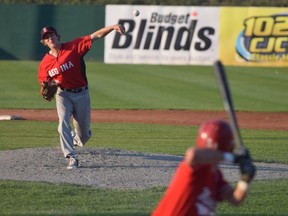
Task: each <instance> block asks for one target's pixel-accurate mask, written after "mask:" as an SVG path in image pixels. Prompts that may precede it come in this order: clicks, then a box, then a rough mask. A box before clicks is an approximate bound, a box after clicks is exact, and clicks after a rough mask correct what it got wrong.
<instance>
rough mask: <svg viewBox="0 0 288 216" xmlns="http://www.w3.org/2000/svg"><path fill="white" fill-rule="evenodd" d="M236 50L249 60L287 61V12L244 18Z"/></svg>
mask: <svg viewBox="0 0 288 216" xmlns="http://www.w3.org/2000/svg"><path fill="white" fill-rule="evenodd" d="M243 25H244V30H243V31H241V32H240V34H239V36H238V38H237V42H236V51H237V53H238V54H239V55H240V56H241V57H242V58H243V59H245V60H246V61H249V62H276V61H288V13H282V14H276V15H272V16H252V17H249V18H247V19H245V20H244V22H243Z"/></svg>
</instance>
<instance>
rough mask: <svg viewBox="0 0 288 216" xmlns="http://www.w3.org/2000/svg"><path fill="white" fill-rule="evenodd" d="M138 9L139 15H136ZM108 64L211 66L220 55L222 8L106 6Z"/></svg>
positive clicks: (106, 55) (106, 56)
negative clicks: (112, 29) (122, 30)
mask: <svg viewBox="0 0 288 216" xmlns="http://www.w3.org/2000/svg"><path fill="white" fill-rule="evenodd" d="M135 9H137V10H138V11H139V12H140V14H139V16H133V10H135ZM117 23H119V24H123V25H124V27H125V29H126V33H125V34H124V35H120V34H119V33H116V32H113V33H111V34H109V35H108V36H107V37H105V56H104V61H105V63H121V64H122V63H128V64H191V65H196V64H199V65H211V64H212V63H214V61H215V60H216V59H217V58H218V37H219V32H218V31H219V30H218V29H219V27H218V26H219V8H217V7H186V6H142V5H141V6H140V5H107V6H106V15H105V25H106V26H109V25H113V24H117Z"/></svg>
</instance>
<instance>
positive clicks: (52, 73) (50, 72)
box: [48, 68, 59, 77]
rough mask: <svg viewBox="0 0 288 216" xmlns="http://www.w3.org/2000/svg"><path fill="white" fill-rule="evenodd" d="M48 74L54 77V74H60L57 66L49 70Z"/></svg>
mask: <svg viewBox="0 0 288 216" xmlns="http://www.w3.org/2000/svg"><path fill="white" fill-rule="evenodd" d="M48 74H49V76H50V77H53V76H55V75H57V74H59V71H58V69H57V68H53V69H51V70H49V71H48Z"/></svg>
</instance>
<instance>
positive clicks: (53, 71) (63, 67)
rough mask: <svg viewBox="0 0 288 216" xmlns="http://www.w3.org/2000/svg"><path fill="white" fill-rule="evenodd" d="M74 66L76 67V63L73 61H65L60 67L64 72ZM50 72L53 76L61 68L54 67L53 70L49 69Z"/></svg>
mask: <svg viewBox="0 0 288 216" xmlns="http://www.w3.org/2000/svg"><path fill="white" fill-rule="evenodd" d="M72 67H74V65H73V63H72V62H71V61H69V62H68V63H64V64H62V65H60V69H61V72H62V73H63V72H64V71H66V70H68V69H70V68H72ZM48 74H49V76H50V77H53V76H55V75H57V74H59V70H58V69H57V68H52V69H51V70H49V71H48Z"/></svg>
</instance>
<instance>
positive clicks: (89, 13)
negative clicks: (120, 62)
mask: <svg viewBox="0 0 288 216" xmlns="http://www.w3.org/2000/svg"><path fill="white" fill-rule="evenodd" d="M104 13H105V7H104V6H97V7H96V6H68V5H61V6H56V5H33V4H29V5H28V4H27V5H25V4H23V5H19V4H16V5H14V4H13V5H12V4H11V5H10V4H9V5H6V4H0V29H1V33H0V34H1V35H0V59H20V60H39V59H42V57H43V55H44V54H45V52H47V48H46V47H44V46H43V45H42V44H41V43H40V31H41V29H42V27H43V26H46V25H47V26H49V25H52V26H55V27H56V28H57V30H58V31H59V34H60V35H61V41H67V40H72V39H74V38H75V37H78V36H82V35H86V34H90V33H92V31H95V30H97V29H99V28H101V27H103V26H104V16H105V14H104ZM103 52H104V41H99V42H98V41H97V42H95V44H94V47H93V49H92V50H91V52H89V53H88V54H87V57H86V58H87V59H91V60H98V61H103V55H104V54H103Z"/></svg>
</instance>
